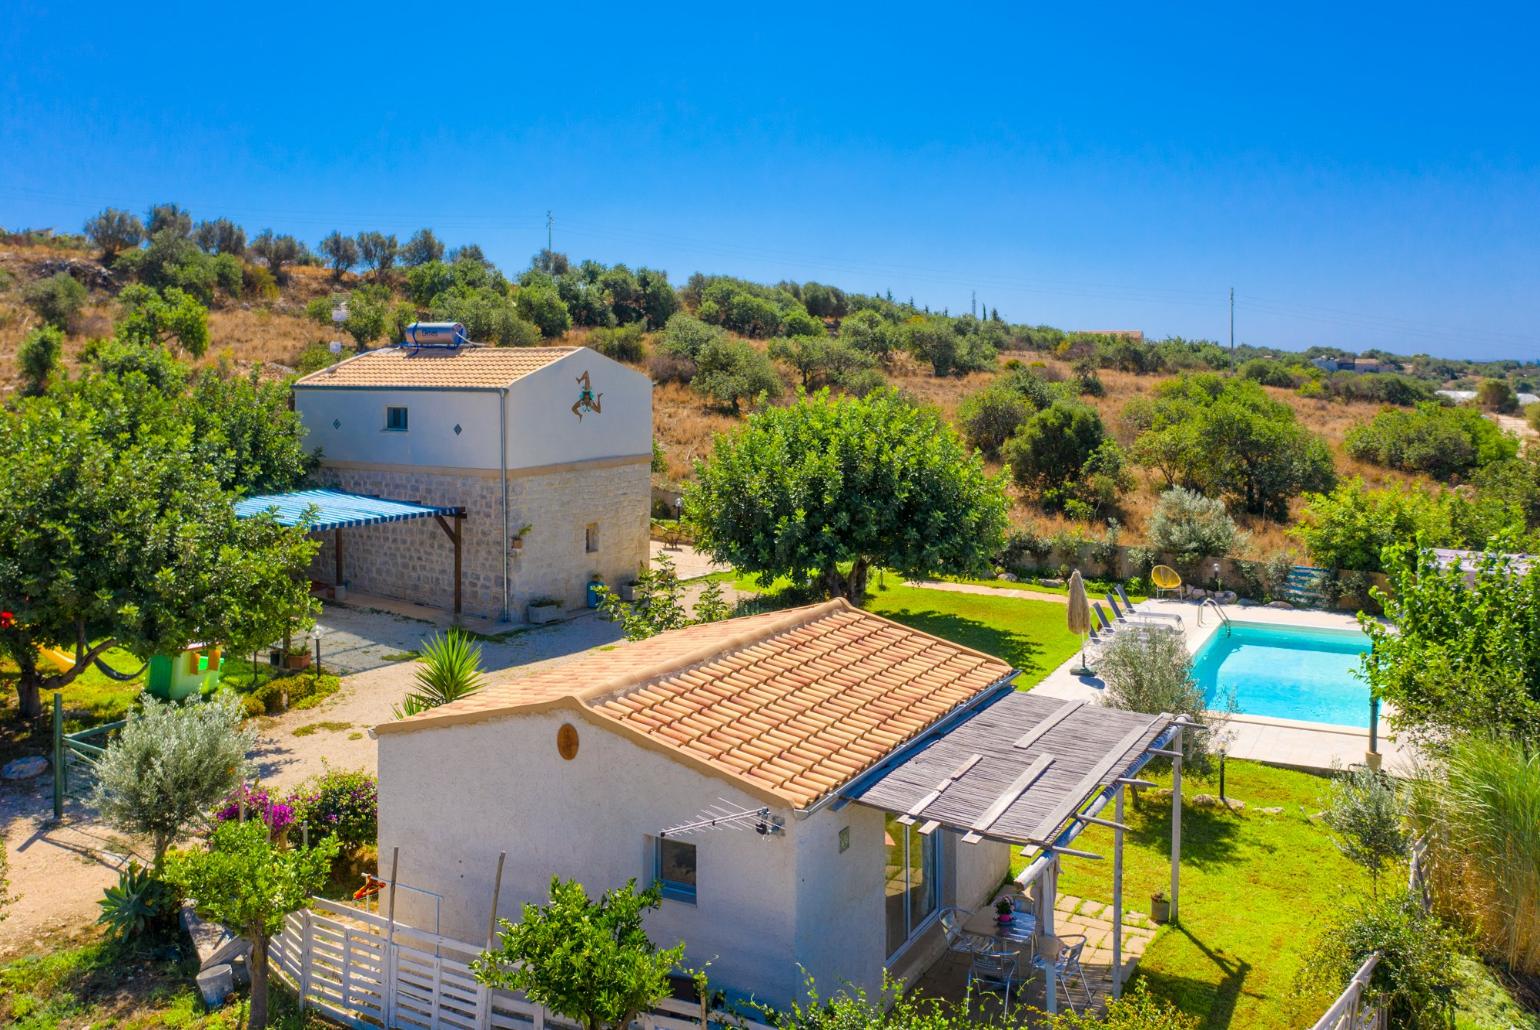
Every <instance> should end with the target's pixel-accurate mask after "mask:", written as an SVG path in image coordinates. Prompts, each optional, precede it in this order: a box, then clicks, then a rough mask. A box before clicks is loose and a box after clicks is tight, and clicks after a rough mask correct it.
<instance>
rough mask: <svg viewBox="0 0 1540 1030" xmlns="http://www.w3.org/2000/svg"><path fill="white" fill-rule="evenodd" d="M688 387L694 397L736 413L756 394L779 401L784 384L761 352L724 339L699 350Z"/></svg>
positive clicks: (747, 344)
mask: <svg viewBox="0 0 1540 1030" xmlns="http://www.w3.org/2000/svg"><path fill="white" fill-rule="evenodd" d="M676 317H677V316H676ZM690 385H691V386H692V387H694V389H695V391H696V392H697V393H700V394H702V395H703V396H705V397H708V398H710V399H711V400H713V401H716V402H717V403H718V404H720V405H722V406H723V407H726V408H730V409H731V410H733V411H735V412H736V411H737V410H738V408H739V405H740V404H741V403H742V402H743V401H744V400H745V399H751V398H754V397H758V396H759V395H760V394H764V395H765V396H766V397H779V396H780V394H781V390H782V389H783V387H784V385H785V384H784V383H782V381H781V376H780V374H779V373H778V372H776V370H775V365H774V364H772V363H771V361H770V358H769V357H768V356H767V355H766V354H765V353H764V352H763V351H761V350H759V349H758V348H757V347H755V346H754V345H753V344H750V343H747V342H745V341H743V340H735V339H732V338H730V337H726V336H724V337H722V338H721V339H718V340H714V341H713V342H711V343H709V344H707V345H706V346H705V347H703V348H702V349H701V352H700V355H699V356H698V357H697V358H696V361H695V375H694V377H693V378H692V379H691V381H690Z"/></svg>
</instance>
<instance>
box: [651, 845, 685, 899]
mask: <svg viewBox="0 0 1540 1030" xmlns="http://www.w3.org/2000/svg"><path fill="white" fill-rule="evenodd" d="M652 876H653V879H654V880H656V881H657V883H658V887H659V889H661V890H662V891H663V896H664V897H665V898H673V899H674V900H675V901H687V902H689V903H690V904H692V905H693V904H695V845H694V844H690V843H688V842H686V841H682V840H673V839H671V838H668V837H659V838H657V842H656V846H655V847H654V849H653V870H652Z"/></svg>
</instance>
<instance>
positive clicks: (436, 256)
mask: <svg viewBox="0 0 1540 1030" xmlns="http://www.w3.org/2000/svg"><path fill="white" fill-rule="evenodd" d="M398 256H399V257H400V258H401V263H402V264H403V265H406V266H407V267H408V268H416V267H417V266H418V265H425V264H427V263H428V262H429V261H442V260H443V259H444V245H443V244H442V243H440V242H439V238H438V237H437V236H435V235H433V230H432V229H418V230H417V231H416V232H415V233H413V234H412V238H411V239H409V240H407V241H406V244H405V246H403V247H402V248H401V250H400V253H399V255H398Z"/></svg>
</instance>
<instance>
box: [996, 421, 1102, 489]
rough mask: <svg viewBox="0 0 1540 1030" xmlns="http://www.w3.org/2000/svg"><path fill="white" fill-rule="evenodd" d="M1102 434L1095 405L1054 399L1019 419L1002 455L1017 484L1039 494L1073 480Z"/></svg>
mask: <svg viewBox="0 0 1540 1030" xmlns="http://www.w3.org/2000/svg"><path fill="white" fill-rule="evenodd" d="M1105 437H1106V430H1105V429H1104V428H1103V426H1102V420H1101V417H1100V416H1098V415H1097V414H1096V410H1095V409H1094V408H1091V407H1088V406H1086V405H1084V404H1080V403H1077V402H1074V401H1055V402H1054V403H1053V404H1050V405H1049V406H1048V407H1046V408H1044V409H1043V410H1042V411H1039V412H1036V413H1035V414H1033V415H1032V417H1031V418H1029V419H1027V420H1026V421H1025V422H1023V423H1022V425H1021V428H1020V429H1018V430H1017V431H1016V432H1015V434H1013V435H1012V436H1011V438H1010V439H1009V440H1007V441H1006V443H1005V447H1004V449H1003V451H1002V456H1003V457H1004V458H1005V461H1006V463H1007V464H1008V465H1010V467H1011V477H1012V478H1013V479H1015V480H1016V483H1017V485H1018V486H1020V487H1021V488H1022V489H1023V490H1027V491H1029V492H1031V493H1034V494H1039V495H1040V494H1042V493H1043V492H1044V491H1047V490H1049V489H1052V488H1055V487H1058V486H1060V485H1062V484H1064V483H1067V482H1069V481H1071V480H1073V479H1074V477H1075V476H1077V475H1078V474H1079V473H1080V470H1081V469H1082V468H1084V467H1085V463H1086V461H1087V460H1088V459H1089V458H1090V457H1091V455H1092V453H1094V452H1095V450H1096V449H1097V448H1098V447H1100V446H1101V444H1102V441H1103V439H1105Z"/></svg>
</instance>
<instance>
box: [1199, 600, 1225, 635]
mask: <svg viewBox="0 0 1540 1030" xmlns="http://www.w3.org/2000/svg"><path fill="white" fill-rule="evenodd" d="M1205 608H1212V609H1214V613H1215V614H1216V615H1218V616H1219V621H1220V622H1222V623H1223V624H1224V628H1225V636H1229V635H1230V617H1229V616H1228V615H1226V614H1225V610H1224V609H1223V608H1221V607H1219V602H1218V601H1216V600H1214V599H1213V598H1212V597H1205V598H1204V599H1203V601H1202V603H1200V604H1199V605H1198V625H1200V626H1201V625H1203V609H1205Z"/></svg>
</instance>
